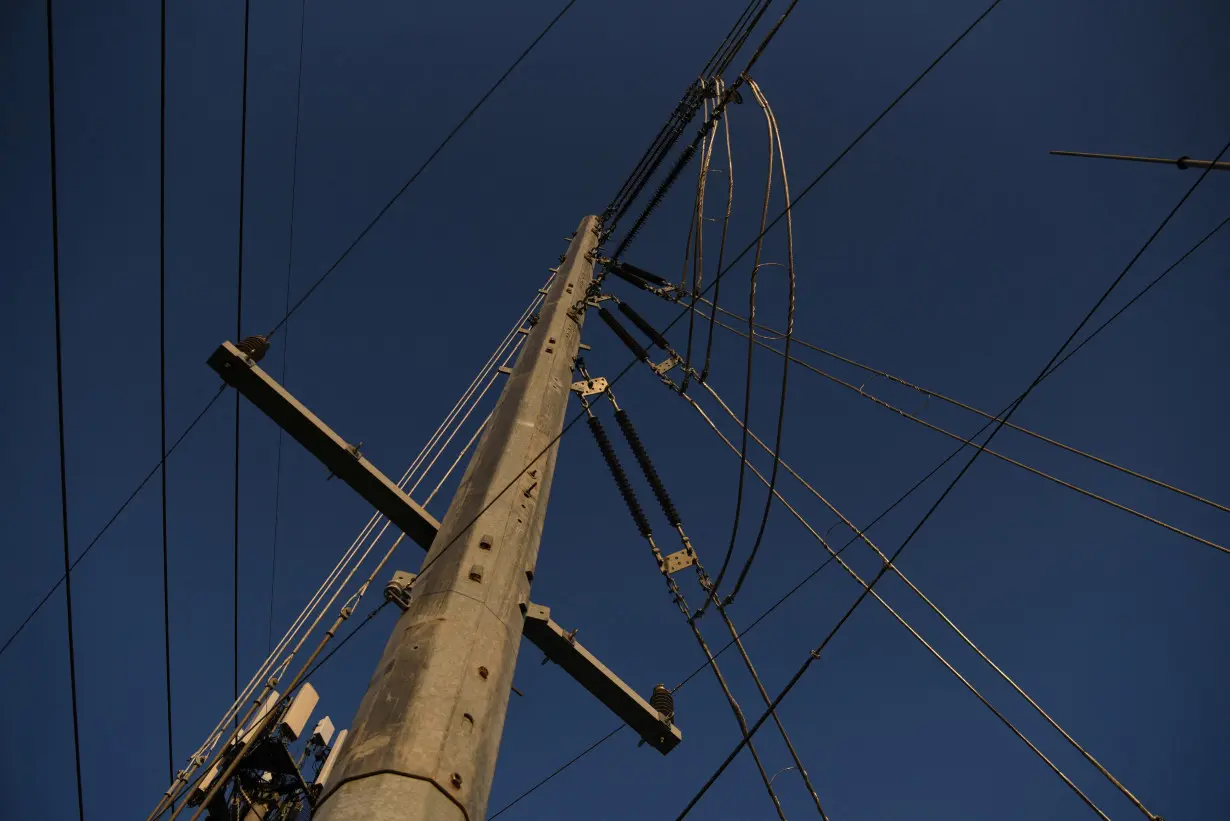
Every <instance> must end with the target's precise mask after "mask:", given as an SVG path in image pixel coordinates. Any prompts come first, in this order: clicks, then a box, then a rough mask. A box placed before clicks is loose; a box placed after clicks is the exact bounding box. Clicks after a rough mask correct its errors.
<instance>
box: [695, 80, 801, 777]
mask: <svg viewBox="0 0 1230 821" xmlns="http://www.w3.org/2000/svg"><path fill="white" fill-rule="evenodd" d="M747 84H748V87H749V88H750V89H751V91H752V94H753V95H754V96H755V97H756V102H758V103H760V105H761V107H762V108H763V109H764V112H765V116H766V117H767V119H768V121H769V152H770V154H772V151H773V143H774V141H776V143H777V153H778V156H779V157H780V158H781V166H782V190H783V192H784V198H785V203H786V209H785V212H784V213H785V214H786V271H787V280H788V283H789V297H788V299H789V307H788V309H787V312H786V345H785V347H786V356H785V357H784V358H783V360H782V387H781V398H780V401H779V404H778V408H777V432H776V434H775V435H776V440H775V441H776V444H775V445H774V448H773V465H772V468H771V470H770V471H769V493H768V497H767V498H766V499H765V504H764V515H762V516H761V518H760V529H759V530H757V531H756V540H755V541H754V542H753V543H752V549H751V550H750V551H749V552H748V556H747V561H746V562H744V564H743V569H742V570H740V571H739V577H738V578H737V579H735V585H734V587H733V588H732V589H731V591H730V594H729V595H728V596H726V599H725V600H724V601H723V604H730V603H731V602H732V601H734V598H735V595H736V594H738V592H739V588H741V587H742V586H743V582H744V580H746V579H747V574H748V572H749V571H750V570H751V569H752V562H754V561H755V560H756V554H757V553H758V552H759V551H760V545H761V544H762V543H763V541H764V534H765V528H766V527H767V526H768V524H769V513H770V511H771V510H772V507H773V498H774V496H773V491H774V489H775V488H776V487H777V474H778V467H779V464H780V460H779V459H778V457H777V454H778V453H780V452H781V447H782V431H783V428H784V425H785V420H786V395H787V391H786V388H787V382H788V379H789V376H790V341H791V338H792V337H793V336H794V294H795V273H794V227H793V221H792V218H791V216H790V179H789V177H788V176H787V174H786V151H785V148H784V147H783V146H782V135H781V132H780V131H779V130H778V127H777V116H776V115H774V113H773V109H772V107H771V106H770V105H769V102H768V100H766V99H765V96H764V94H763V93H762V92H761V91H760V87H759V86H758V85H757V84H756V81H755V80H753V79H751V78H750V77H749V78H748V81H747ZM765 194H766V197H765V206H766V207H765V213H767V212H768V196H767V194H768V190H767V187H766V191H765ZM762 224H763V217H762ZM756 255H757V260H756V267H757V268H758V267H760V260H759V256H760V249H759V247H757V250H756ZM752 279H753V284H752V293H753V299H754V293H755V268H754V269H753V274H752ZM751 305H753V306H754V305H755V303H754V301H753V302H752V303H751ZM691 307H692V308H693V309H695V302H693V303H692V305H691ZM690 364H691V363H689V365H690ZM747 371H748V380H749V381H748V391H749V392H750V391H751V374H752V346H751V345H749V346H748V367H747ZM746 423H747V419H746V418H745V419H744V424H746ZM746 444H747V443H746V439H745V440H744V445H745V446H746ZM743 457H744V459H745V460H746V457H747V452H746V448H745V449H744V452H743ZM740 471H742V465H741V466H740ZM800 766H801V765H800Z"/></svg>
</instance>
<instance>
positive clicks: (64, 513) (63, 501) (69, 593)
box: [6, 0, 85, 821]
mask: <svg viewBox="0 0 1230 821" xmlns="http://www.w3.org/2000/svg"><path fill="white" fill-rule="evenodd" d="M53 17H54V15H53V14H52V8H51V0H47V132H48V176H49V179H50V183H51V283H52V294H53V296H54V305H55V334H56V347H55V354H56V428H57V430H58V434H59V438H58V442H59V452H60V530H61V534H62V535H63V541H64V604H65V608H66V611H67V615H68V623H67V634H68V687H69V694H70V697H71V699H72V708H73V765H74V767H75V769H76V774H77V817H78V818H79V819H80V821H85V798H84V796H83V794H82V786H81V722H80V719H79V717H78V715H77V652H76V649H75V647H74V643H73V584H72V580H71V579H70V578H69V571H70V570H72V563H71V562H70V559H69V551H68V468H67V466H66V460H65V457H64V340H63V334H62V333H61V325H62V323H61V317H60V196H59V178H58V175H57V173H56V71H55V64H56V60H55V35H54V30H55V26H54V23H53V19H52V18H53ZM18 629H19V630H20V628H18ZM10 641H11V639H10ZM6 646H7V645H6Z"/></svg>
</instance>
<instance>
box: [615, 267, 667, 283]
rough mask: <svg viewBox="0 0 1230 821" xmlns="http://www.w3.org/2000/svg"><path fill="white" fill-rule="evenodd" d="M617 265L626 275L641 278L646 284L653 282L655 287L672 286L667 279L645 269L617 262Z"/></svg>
mask: <svg viewBox="0 0 1230 821" xmlns="http://www.w3.org/2000/svg"><path fill="white" fill-rule="evenodd" d="M615 265H616V266H618V267H620V268H622V269H623V270H624V272H625V273H628V274H631V275H632V276H634V277H639V278H640V279H643V280H645V281H646V282H652V283H653V284H654V285H663V286H666V285H670V283H669V282H667V281H666V280H665V279H663V278H662V277H660V276H658V275H657V274H653V273H650V272H649V271H646V270H645V269H644V268H638V267H636V266H635V265H633V264H631V263H628V262H617V263H615Z"/></svg>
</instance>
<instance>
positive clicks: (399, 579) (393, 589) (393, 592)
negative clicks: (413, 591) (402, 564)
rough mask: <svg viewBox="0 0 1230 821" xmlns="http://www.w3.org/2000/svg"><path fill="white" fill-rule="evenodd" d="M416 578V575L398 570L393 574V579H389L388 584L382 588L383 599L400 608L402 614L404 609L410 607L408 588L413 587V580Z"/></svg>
mask: <svg viewBox="0 0 1230 821" xmlns="http://www.w3.org/2000/svg"><path fill="white" fill-rule="evenodd" d="M417 578H418V574H417V573H407V572H406V571H405V570H398V571H397V572H395V573H394V574H393V578H391V579H389V583H388V584H386V585H385V586H384V598H385V599H386V600H387V601H391V602H393V604H395V605H397V606H398V607H400V608H401V610H402V612H403V613H404V612H405V611H406V608H407V607H409V606H410V588H411V587H413V585H414V580H415V579H417Z"/></svg>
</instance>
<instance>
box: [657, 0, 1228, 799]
mask: <svg viewBox="0 0 1230 821" xmlns="http://www.w3.org/2000/svg"><path fill="white" fill-rule="evenodd" d="M998 2H1000V0H996V3H998ZM1227 150H1230V142H1227V143H1226V144H1225V146H1223V147H1222V149H1221V151H1220V152H1218V154H1217V156H1216V157H1215V158H1214V160H1213V162H1214V163H1216V162H1217V161H1218V160H1220V159H1221V157H1222V155H1223V154H1225V153H1226V151H1227ZM1212 168H1213V166H1212V165H1210V166H1209V167H1208V168H1205V169H1204V171H1203V172H1202V173H1201V175H1200V176H1199V177H1198V178H1197V179H1196V181H1195V182H1194V183H1192V185H1191V187H1189V188H1188V189H1187V191H1186V192H1185V193H1184V194H1183V196H1182V197H1180V199H1179V201H1178V202H1177V203H1175V205H1174V207H1173V208H1171V209H1170V211H1169V213H1167V214H1166V216H1165V217H1164V218H1163V219H1162V221H1161V223H1160V224H1159V225H1158V226H1157V228H1156V229H1154V231H1153V233H1152V234H1150V235H1149V238H1148V239H1146V240H1145V242H1144V244H1143V245H1141V247H1140V249H1139V250H1137V251H1136V253H1135V254H1134V255H1133V256H1132V258H1131V259H1130V260H1128V263H1127V265H1125V266H1124V267H1123V269H1122V270H1121V271H1120V272H1119V274H1118V275H1117V276H1116V277H1115V279H1114V280H1113V281H1112V282H1111V283H1110V285H1109V286H1108V287H1107V288H1106V290H1105V291H1104V292H1103V293H1102V295H1101V296H1100V297H1099V298H1098V300H1097V301H1096V302H1095V303H1094V304H1093V307H1092V308H1090V309H1089V311H1088V312H1087V313H1086V314H1085V316H1084V317H1083V318H1082V319H1081V321H1080V322H1079V323H1078V324H1077V326H1076V328H1075V329H1074V330H1073V331H1072V333H1071V334H1069V335H1068V337H1067V339H1065V340H1064V342H1063V344H1062V345H1060V346H1059V348H1058V349H1057V350H1056V351H1055V353H1054V354H1053V355H1052V356H1051V358H1050V360H1049V361H1048V362H1047V363H1046V365H1045V366H1044V367H1043V368H1042V370H1041V371H1039V373H1038V375H1037V376H1035V377H1034V379H1033V381H1032V382H1030V384H1029V385H1028V386H1027V387H1026V388H1025V390H1024V391H1022V392H1021V394H1020V395H1019V396H1017V398H1016V399H1014V400H1013V401H1012V403H1011V404H1009V405H1008V406H1007V407H1005V408H1004V410H1003V412H1001V413H998V414H996V415H995V416H996V418H997V419H998V420H999V421H998V422H997V423H996V424H995V426H994V427H993V428H992V429H991V432H990V434H988V436H987V438H986V439H984V440H983V441H982V443H981V444H980V445H979V446H978V449H977V450H975V451H974V453H973V455H972V456H970V458H969V459H968V460H967V461H966V462H965V464H964V465H962V467H961V469H960V471H958V472H957V475H956V476H954V477H953V478H952V480H951V481H950V482H949V483H948V485H947V486H946V487H945V489H944V491H943V492H942V493H941V494H940V495H939V497H938V498H937V499H936V500H935V501H934V502H933V503H932V504H931V506H930V507H929V508H928V509H927V512H926V513H924V514H923V516H922V518H921V519H919V521H918V523H917V524H916V525H915V526H914V527H913V529H911V530H910V532H909V534H908V535H907V536H906V537H905V539H904V540H903V541H902V543H901V545H900V546H898V548H897V549H896V551H894V552H893V555H892V557H891V558H890V560H889V562H888V563H887V564H885V565H884V566H883V567H882V568H880V570H879V571H877V573H876V575H875V576H874V577H872V579H871V582H870V583H869V584H868V585H867V588H866V590H864V591H863V592H862V593H860V594H859V596H858V598H857V599H855V601H854V603H853V604H852V605H851V606H850V607H849V609H847V610H846V612H845V613H844V614H843V615H842V617H841V618H840V619H839V620H838V622H837V624H835V625H834V626H833V628H832V629H831V630H830V631H829V632H828V634H827V635H826V636H825V638H824V640H823V641H821V643H820V644H819V645H818V646H817V647H816V649H815V650H813V651H812V652H811V653H810V654H809V655H808V657H807V659H806V660H805V661H804V662H803V664H802V666H801V667H799V669H798V671H797V672H796V673H795V674H794V676H792V677H791V679H790V680H789V681H788V682H787V683H786V686H785V687H784V688H783V689H782V691H781V692H780V693H779V694H778V696H777V697H776V698H775V699H774V700H773V705H772V706H774V707H776V706H777V705H778V704H780V703H781V701H782V699H783V698H785V697H786V695H788V694H789V693H790V691H791V690H792V689H793V688H794V686H795V685H796V684H797V683H798V682H799V679H801V678H802V677H803V675H804V674H805V673H806V672H807V670H808V668H809V667H810V666H811V664H812V663H813V662H814V661H815V660H816V659H818V658H819V657H820V654H821V653H822V652H823V651H824V648H825V647H826V646H827V645H828V643H829V642H830V641H832V639H833V636H835V635H836V634H837V633H838V632H839V631H840V630H841V628H842V626H843V625H844V624H845V623H846V622H847V621H848V620H849V618H850V616H851V615H852V614H853V613H854V611H855V610H856V609H858V606H859V605H860V604H861V603H862V602H863V600H864V599H866V597H867V595H868V594H869V593H870V592H871V590H872V588H873V587H874V586H875V585H876V583H877V582H878V581H879V580H880V579H881V578H883V577H884V574H885V573H887V572H888V568H889V565H890V564H891V563H892V562H895V561H896V560H897V558H898V557H899V556H900V555H901V553H902V551H904V550H905V548H906V547H907V546H908V545H909V544H910V542H911V541H912V540H913V538H914V536H915V535H916V534H917V533H918V532H919V531H920V530H921V529H922V528H923V526H924V525H926V523H927V521H928V520H929V519H930V518H931V516H932V515H933V514H934V513H935V511H936V510H937V509H938V508H939V506H940V505H941V504H943V502H944V500H945V499H946V498H947V497H948V494H949V493H951V492H952V489H953V488H954V487H956V485H957V483H958V482H960V481H961V479H962V477H964V476H965V474H966V473H967V472H968V471H969V469H970V467H971V466H973V464H974V462H975V461H976V460H977V459H978V457H979V456H980V455H981V454H982V452H983V451H984V450H985V449H986V448H987V446H988V445H990V443H991V442H992V441H993V440H994V439H995V436H996V434H998V433H999V432H1000V431H1001V430H1003V428H1004V425H1005V424H1006V423H1007V421H1008V420H1009V419H1010V418H1011V417H1012V415H1013V414H1014V413H1015V412H1016V410H1017V408H1019V407H1020V406H1021V404H1022V403H1023V402H1024V401H1025V399H1027V398H1028V397H1029V395H1030V394H1031V393H1032V392H1033V390H1034V388H1036V387H1037V386H1038V385H1039V384H1040V383H1041V382H1042V380H1043V379H1045V378H1046V377H1047V375H1048V373H1050V372H1052V369H1053V367H1054V365H1055V363H1056V362H1058V361H1059V359H1060V357H1061V356H1062V355H1063V353H1064V351H1065V350H1067V348H1068V346H1069V345H1070V344H1071V343H1072V342H1073V341H1074V340H1075V339H1076V338H1077V336H1079V335H1080V332H1081V331H1082V330H1083V329H1084V327H1085V325H1087V324H1088V323H1089V320H1090V319H1092V318H1093V315H1094V314H1095V313H1097V311H1098V309H1099V308H1100V307H1101V306H1102V304H1103V303H1104V302H1105V301H1106V300H1107V299H1108V298H1109V297H1110V295H1111V294H1112V293H1113V292H1114V290H1115V288H1116V287H1117V286H1118V285H1119V283H1121V282H1122V281H1123V279H1124V277H1126V276H1127V275H1128V272H1129V271H1131V270H1132V268H1133V266H1135V264H1136V261H1137V260H1139V259H1140V257H1141V256H1142V255H1143V254H1144V252H1145V251H1146V250H1148V248H1149V246H1151V245H1152V244H1153V241H1154V240H1155V239H1156V238H1157V237H1158V235H1159V234H1161V232H1162V231H1163V230H1164V229H1165V228H1166V226H1167V225H1168V224H1169V223H1170V220H1171V219H1173V218H1174V215H1175V214H1176V213H1178V211H1179V209H1180V208H1182V207H1183V204H1184V203H1186V202H1187V200H1188V198H1190V197H1191V195H1192V194H1193V193H1194V192H1195V191H1196V189H1197V188H1198V187H1199V186H1200V184H1201V183H1202V182H1203V181H1204V178H1205V177H1206V176H1208V173H1209V171H1210V170H1212ZM990 425H991V423H990V422H988V423H987V425H985V426H984V428H985V427H989V426H990ZM964 447H965V443H964V442H963V443H962V444H961V445H960V448H964ZM768 716H769V713H767V712H766V713H765V714H764V715H763V716H761V718H760V719H758V720H757V722H756V724H755V726H754V727H753V728H752V733H753V734H754V733H755V732H756V731H757V730H758V729H759V728H760V727H761V726H763V725H764V722H765V719H767V718H768ZM744 746H746V742H745V741H742V740H741V741H740V742H739V744H737V745H736V746H735V749H734V750H732V751H731V753H730V754H729V755H728V756H727V757H726V759H724V760H723V762H722V764H721V765H720V766H719V767H718V769H717V770H716V771H715V772H714V774H713V775H712V776H710V778H709V779H708V780H707V781H706V782H705V784H704V785H703V786H702V787H701V789H700V791H699V792H698V793H697V794H696V795H695V796H694V797H693V798H692V800H691V801H689V802H688V804H687V806H686V807H684V809H683V811H682V812H681V813H680V815H679V816H678V817H679V818H680V819H682V818H684V817H685V816H686V815H687V814H688V813H689V812H690V811H691V810H692V808H693V807H695V806H696V804H697V802H698V801H699V800H700V799H701V798H702V797H703V796H704V794H705V793H706V792H707V791H708V790H709V788H710V787H711V786H712V785H713V783H714V782H715V781H716V780H717V778H718V777H720V775H721V774H722V772H723V771H724V770H725V769H726V767H728V766H729V765H730V762H731V761H732V760H734V757H735V756H736V755H738V753H739V751H740V750H742V748H743V747H744Z"/></svg>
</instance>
